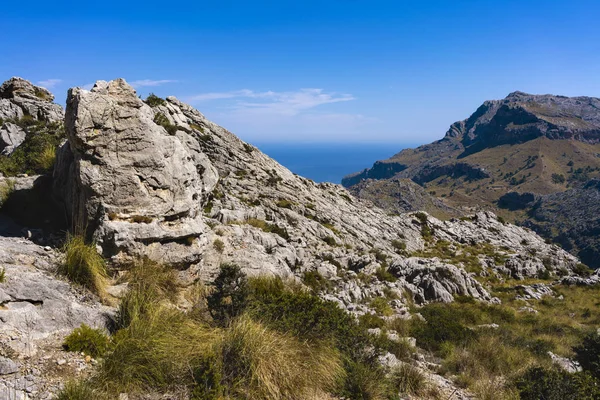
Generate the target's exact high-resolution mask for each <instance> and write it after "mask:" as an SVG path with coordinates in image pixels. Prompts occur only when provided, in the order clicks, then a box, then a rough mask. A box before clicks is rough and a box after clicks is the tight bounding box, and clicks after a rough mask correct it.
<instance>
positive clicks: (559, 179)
mask: <svg viewBox="0 0 600 400" xmlns="http://www.w3.org/2000/svg"><path fill="white" fill-rule="evenodd" d="M552 183H556V184H561V183H565V176H564V175H563V174H552Z"/></svg>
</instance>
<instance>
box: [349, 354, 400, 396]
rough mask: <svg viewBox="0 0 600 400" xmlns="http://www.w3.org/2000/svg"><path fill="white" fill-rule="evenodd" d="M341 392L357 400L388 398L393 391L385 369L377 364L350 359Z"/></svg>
mask: <svg viewBox="0 0 600 400" xmlns="http://www.w3.org/2000/svg"><path fill="white" fill-rule="evenodd" d="M345 367H346V371H347V375H346V380H345V381H344V386H343V388H342V390H341V394H342V395H343V396H344V397H346V398H349V399H356V400H387V399H388V398H389V397H390V396H391V395H392V393H393V391H392V390H391V388H390V385H389V381H388V380H387V378H386V376H385V371H384V370H383V369H382V368H381V367H380V366H377V365H372V364H367V363H362V362H357V361H349V362H347V363H346V366H345Z"/></svg>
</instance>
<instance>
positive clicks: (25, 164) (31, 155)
mask: <svg viewBox="0 0 600 400" xmlns="http://www.w3.org/2000/svg"><path fill="white" fill-rule="evenodd" d="M10 122H13V123H16V124H17V125H19V126H20V127H21V128H22V129H24V130H25V131H26V132H27V135H26V137H25V140H24V141H23V143H22V144H21V145H20V146H19V147H17V148H16V149H15V150H14V151H13V152H12V153H11V154H10V155H8V156H5V155H0V172H1V173H3V174H4V175H5V176H16V175H18V174H30V175H35V174H47V173H51V172H52V169H53V168H54V161H55V159H56V148H57V147H58V146H59V145H60V144H61V142H62V140H63V138H64V137H65V131H64V126H63V124H62V123H58V122H52V123H47V122H44V121H37V120H35V119H33V117H31V116H30V115H25V116H23V118H21V119H20V120H16V121H14V120H13V121H10Z"/></svg>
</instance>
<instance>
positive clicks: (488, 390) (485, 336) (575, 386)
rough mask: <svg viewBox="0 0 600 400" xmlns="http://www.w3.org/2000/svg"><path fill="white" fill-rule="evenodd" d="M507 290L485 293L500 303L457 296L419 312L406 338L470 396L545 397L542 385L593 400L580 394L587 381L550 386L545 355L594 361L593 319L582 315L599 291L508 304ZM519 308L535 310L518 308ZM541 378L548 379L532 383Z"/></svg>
mask: <svg viewBox="0 0 600 400" xmlns="http://www.w3.org/2000/svg"><path fill="white" fill-rule="evenodd" d="M515 285H516V282H505V283H503V284H496V285H494V286H493V287H492V288H491V289H492V291H493V294H495V295H497V296H499V297H501V298H502V300H503V304H502V305H489V304H485V303H480V302H475V301H474V300H473V299H471V298H458V299H457V301H456V302H454V303H451V304H430V305H427V306H425V307H423V308H420V309H419V310H418V311H419V312H420V313H421V315H423V316H424V317H425V319H426V321H427V322H423V321H420V320H418V319H413V320H412V321H411V323H410V326H409V328H408V329H409V334H410V336H413V337H416V338H417V345H418V346H419V347H421V348H424V349H427V350H429V351H431V352H432V353H433V354H435V355H436V356H438V357H440V358H442V359H443V362H442V363H443V372H444V373H446V374H448V375H449V376H453V377H454V379H455V381H456V382H457V383H458V384H459V385H461V386H464V387H468V388H469V389H470V390H471V391H472V392H473V393H475V394H476V395H477V396H478V398H483V399H488V398H489V399H517V398H519V397H518V396H519V394H518V393H521V398H527V399H539V398H540V397H535V396H536V395H535V393H538V394H537V396H539V393H545V392H544V391H548V390H549V392H548V393H551V392H552V390H554V389H548V388H553V387H555V386H553V385H555V384H556V385H563V386H565V387H568V388H569V389H568V391H569V393H570V394H569V395H565V397H564V398H568V399H571V398H573V399H574V398H590V399H591V398H594V397H589V396H588V394H586V396H588V397H585V396H583V394H581V393H584V394H585V393H589V390H591V389H590V388H592V386H593V385H592V386H590V385H591V384H590V383H589V382H591V381H589V379H588V378H585V377H573V378H569V382H567V383H564V382H563V381H561V382H563V383H562V384H560V383H556V381H560V380H561V379H563V378H564V376H563V375H564V374H562V375H561V373H560V372H555V370H554V369H553V368H552V367H551V362H550V358H549V356H548V351H552V352H554V353H556V354H558V355H561V356H565V357H574V356H576V357H577V358H579V357H580V356H581V355H585V356H583V357H588V358H593V357H599V358H596V359H595V360H596V361H595V362H596V363H598V361H597V360H600V345H598V344H599V343H600V339H598V336H597V334H596V328H597V327H598V325H600V316H598V315H597V314H595V313H592V312H591V311H590V310H593V309H597V307H598V306H599V305H600V301H599V300H598V298H599V297H598V296H599V295H600V288H597V287H565V286H555V287H554V290H555V292H556V297H545V298H543V299H542V300H529V301H528V302H525V301H523V300H516V299H515V296H516V295H517V294H518V289H515V288H514V286H515ZM526 305H527V306H531V307H534V308H535V309H536V310H537V311H538V313H529V312H522V311H519V309H520V308H521V307H523V306H526ZM415 311H416V310H415ZM490 324H497V325H498V326H497V327H496V328H493V327H489V325H490ZM486 325H487V326H486ZM588 332H591V333H589V334H588V336H586V339H585V340H582V338H583V337H584V335H585V334H586V333H588ZM596 346H597V347H596ZM594 354H595V355H596V356H594ZM590 355H592V356H590ZM580 362H581V363H582V365H586V367H585V368H586V369H587V370H588V371H590V372H588V373H587V374H592V375H593V372H591V371H593V370H594V367H593V363H590V364H587V363H586V362H585V361H583V359H582V361H580ZM599 365H600V364H599ZM536 368H537V369H540V370H539V371H538V370H536ZM531 371H534V372H531ZM540 371H541V372H540ZM556 373H558V374H559V375H556ZM546 375H547V376H548V382H546V383H540V382H541V381H543V380H544V379H546V378H542V376H546ZM536 376H537V378H536ZM561 376H562V377H563V378H561ZM559 378H560V379H559ZM580 378H581V379H580ZM538 380H541V381H538ZM581 382H583V383H581ZM586 382H587V383H586ZM594 384H597V382H596V383H594ZM539 385H542V386H543V387H542V386H539ZM581 385H583V386H581ZM561 393H562V392H561ZM569 396H571V397H569ZM577 396H583V397H577ZM543 398H546V397H543ZM547 398H555V397H547Z"/></svg>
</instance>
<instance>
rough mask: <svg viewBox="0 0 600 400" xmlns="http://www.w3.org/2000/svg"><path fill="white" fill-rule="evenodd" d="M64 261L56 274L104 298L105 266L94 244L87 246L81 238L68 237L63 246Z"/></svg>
mask: <svg viewBox="0 0 600 400" xmlns="http://www.w3.org/2000/svg"><path fill="white" fill-rule="evenodd" d="M63 253H64V254H65V259H64V261H63V263H62V264H61V265H59V268H58V272H59V273H60V274H62V275H64V276H66V277H67V278H68V279H69V280H70V281H72V282H75V283H78V284H80V285H82V286H84V287H86V288H88V289H90V290H91V291H92V292H94V293H96V294H98V295H99V296H101V297H104V296H105V288H106V264H105V262H104V259H103V258H102V256H101V255H100V254H98V252H97V251H96V246H94V244H87V243H86V242H85V240H84V238H83V236H80V235H77V236H73V235H69V236H68V237H67V240H66V242H65V244H64V246H63Z"/></svg>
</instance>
